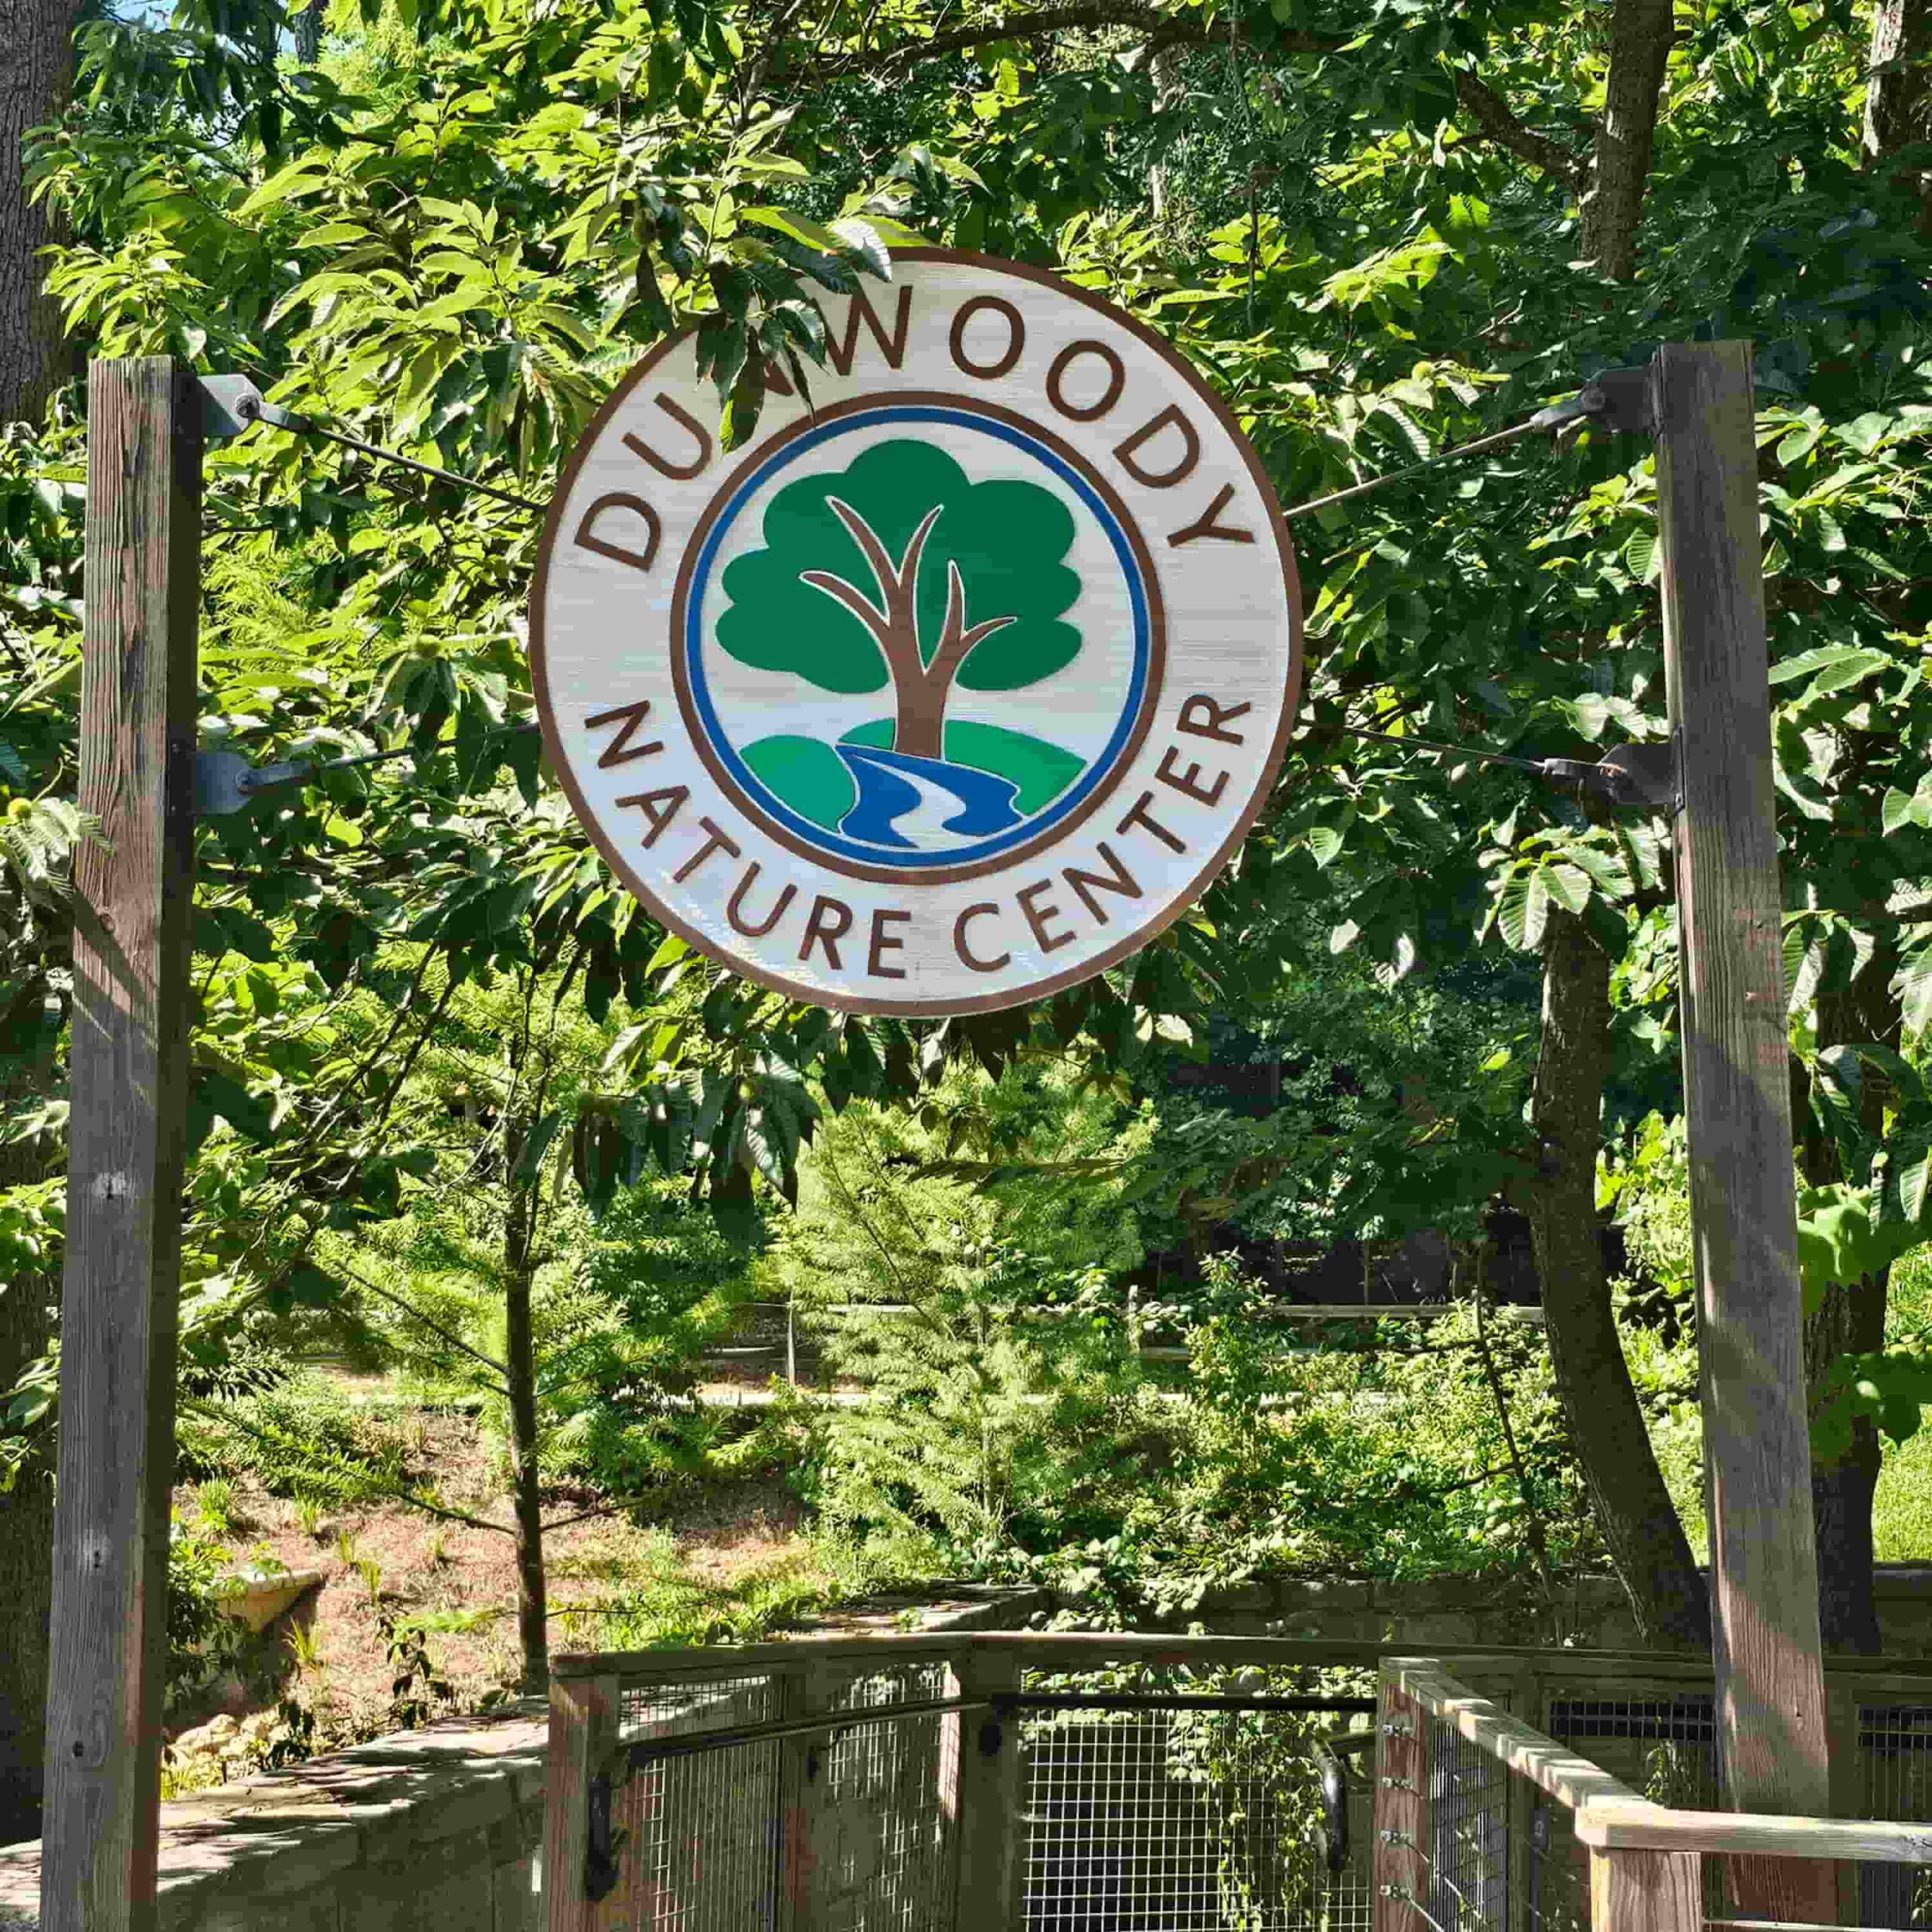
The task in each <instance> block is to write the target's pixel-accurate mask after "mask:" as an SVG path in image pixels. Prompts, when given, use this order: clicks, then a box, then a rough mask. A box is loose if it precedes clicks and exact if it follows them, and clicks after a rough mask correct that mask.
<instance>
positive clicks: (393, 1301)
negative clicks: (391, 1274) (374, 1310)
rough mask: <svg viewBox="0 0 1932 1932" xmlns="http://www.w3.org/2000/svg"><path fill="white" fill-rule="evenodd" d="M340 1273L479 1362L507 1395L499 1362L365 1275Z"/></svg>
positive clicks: (505, 1371)
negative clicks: (473, 1347) (378, 1285)
mask: <svg viewBox="0 0 1932 1932" xmlns="http://www.w3.org/2000/svg"><path fill="white" fill-rule="evenodd" d="M342 1272H343V1273H344V1274H345V1275H347V1276H348V1277H349V1279H350V1280H351V1281H353V1282H354V1283H355V1285H356V1286H357V1287H359V1288H361V1289H362V1290H363V1291H365V1293H367V1294H372V1295H380V1297H382V1298H383V1300H384V1301H386V1302H387V1303H389V1305H390V1306H392V1308H399V1309H401V1311H402V1312H403V1313H404V1314H405V1315H408V1317H409V1318H410V1320H411V1321H415V1322H419V1323H420V1324H421V1325H422V1326H423V1327H425V1328H426V1329H428V1330H429V1332H430V1334H432V1335H435V1336H439V1337H441V1339H442V1340H444V1341H445V1342H447V1343H448V1344H449V1345H450V1346H451V1348H453V1349H461V1350H462V1352H463V1353H464V1354H465V1355H468V1356H469V1358H470V1359H471V1360H472V1361H480V1362H481V1364H483V1366H484V1367H485V1368H487V1369H488V1370H489V1371H491V1377H492V1379H493V1380H494V1382H495V1383H496V1386H497V1387H498V1388H499V1389H502V1390H503V1392H504V1394H506V1395H508V1394H509V1386H508V1384H507V1383H506V1382H505V1380H504V1377H506V1376H507V1375H508V1374H509V1370H508V1369H506V1367H504V1366H503V1364H502V1363H501V1362H500V1361H493V1360H492V1359H491V1358H490V1357H489V1356H488V1355H485V1354H484V1353H483V1352H481V1350H480V1349H472V1347H471V1346H469V1343H467V1342H466V1341H465V1340H463V1337H461V1336H460V1335H456V1334H451V1331H449V1330H448V1329H447V1328H445V1327H444V1326H443V1325H442V1324H441V1322H440V1321H432V1320H431V1319H430V1318H429V1316H428V1315H425V1314H424V1313H423V1311H422V1310H421V1309H420V1308H417V1307H415V1306H413V1305H412V1304H411V1303H408V1302H407V1301H405V1300H404V1299H403V1298H402V1297H401V1295H397V1294H390V1292H389V1290H388V1289H387V1288H384V1287H377V1284H375V1283H374V1281H371V1280H369V1279H368V1277H367V1276H366V1275H358V1273H357V1272H355V1269H353V1268H350V1267H348V1266H343V1270H342Z"/></svg>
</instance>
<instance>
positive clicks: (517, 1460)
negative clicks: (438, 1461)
mask: <svg viewBox="0 0 1932 1932" xmlns="http://www.w3.org/2000/svg"><path fill="white" fill-rule="evenodd" d="M528 1130H529V1123H528V1122H527V1121H522V1120H512V1121H509V1123H508V1124H507V1125H506V1130H505V1134H504V1141H503V1170H504V1175H503V1185H504V1186H505V1188H506V1190H507V1192H508V1198H507V1204H506V1214H505V1220H504V1229H503V1327H504V1337H503V1339H504V1352H503V1359H504V1365H505V1367H507V1368H508V1369H509V1375H508V1377H507V1378H506V1380H507V1381H508V1383H509V1404H510V1468H511V1472H512V1481H513V1482H514V1484H515V1500H516V1623H517V1634H518V1637H519V1638H521V1641H522V1644H523V1687H524V1688H525V1690H528V1691H538V1690H546V1689H547V1688H548V1687H549V1681H550V1649H549V1632H548V1625H549V1601H548V1592H547V1589H546V1585H545V1583H544V1578H543V1497H542V1493H541V1491H540V1485H539V1480H538V1471H537V1348H536V1341H535V1337H534V1333H533V1331H532V1329H531V1318H530V1287H531V1277H532V1276H533V1275H534V1274H535V1272H536V1269H535V1267H534V1265H533V1263H532V1260H531V1246H532V1239H533V1235H534V1228H533V1226H532V1217H531V1197H532V1195H533V1194H534V1189H533V1188H532V1186H531V1184H530V1183H528V1182H527V1181H523V1180H518V1178H517V1176H516V1170H517V1168H518V1164H520V1163H521V1161H522V1158H523V1150H524V1147H525V1143H526V1142H527V1140H528Z"/></svg>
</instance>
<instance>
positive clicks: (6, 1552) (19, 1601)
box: [0, 1173, 55, 1844]
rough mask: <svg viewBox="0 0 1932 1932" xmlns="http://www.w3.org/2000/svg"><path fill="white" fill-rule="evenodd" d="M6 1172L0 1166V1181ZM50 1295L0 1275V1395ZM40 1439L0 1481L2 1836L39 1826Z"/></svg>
mask: <svg viewBox="0 0 1932 1932" xmlns="http://www.w3.org/2000/svg"><path fill="white" fill-rule="evenodd" d="M10 1178H11V1177H8V1176H7V1175H5V1174H4V1173H0V1185H4V1184H5V1182H6V1181H7V1180H8V1179H10ZM54 1299H55V1289H54V1284H53V1283H52V1282H51V1281H49V1280H48V1278H47V1277H46V1276H45V1275H39V1274H33V1275H21V1276H17V1277H16V1278H14V1280H12V1281H8V1282H6V1283H5V1284H0V1401H4V1400H5V1396H6V1393H7V1391H8V1389H11V1388H12V1387H13V1386H14V1383H16V1382H17V1380H19V1379H20V1373H21V1371H23V1369H25V1368H26V1366H27V1365H28V1364H29V1363H30V1362H32V1361H35V1360H37V1359H38V1358H39V1357H40V1356H41V1355H44V1354H45V1352H46V1350H47V1346H48V1342H49V1341H50V1340H51V1338H52V1335H53V1322H52V1320H51V1314H52V1310H53V1307H54ZM45 1447H46V1445H45V1444H43V1445H42V1453H41V1454H37V1455H35V1456H34V1457H32V1458H31V1459H30V1460H29V1462H28V1463H27V1465H26V1467H25V1468H24V1469H22V1470H21V1471H20V1474H19V1476H18V1477H17V1479H16V1480H15V1481H14V1485H13V1487H11V1489H8V1490H6V1491H0V1844H8V1843H11V1841H13V1840H14V1839H16V1838H38V1836H39V1835H40V1793H41V1775H42V1758H43V1756H44V1755H45V1732H46V1722H47V1645H48V1612H49V1607H50V1605H51V1602H52V1599H53V1591H54V1465H53V1459H52V1457H51V1455H50V1454H46V1453H45Z"/></svg>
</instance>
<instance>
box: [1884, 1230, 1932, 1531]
mask: <svg viewBox="0 0 1932 1932" xmlns="http://www.w3.org/2000/svg"><path fill="white" fill-rule="evenodd" d="M1886 1328H1887V1333H1888V1334H1889V1337H1890V1339H1891V1340H1893V1341H1894V1342H1897V1341H1902V1340H1904V1339H1905V1338H1906V1337H1908V1336H1912V1335H1916V1334H1920V1333H1922V1332H1923V1331H1924V1330H1926V1329H1927V1328H1932V1247H1921V1248H1920V1249H1919V1250H1918V1251H1917V1252H1916V1253H1915V1254H1909V1255H1907V1256H1906V1258H1905V1259H1904V1260H1903V1261H1901V1262H1900V1263H1899V1264H1898V1266H1897V1267H1896V1268H1894V1269H1893V1270H1892V1289H1891V1295H1890V1306H1889V1311H1888V1313H1887V1321H1886ZM1872 1540H1873V1542H1874V1543H1875V1546H1876V1549H1877V1553H1878V1561H1880V1562H1881V1563H1932V1432H1927V1431H1925V1430H1924V1429H1921V1431H1920V1432H1919V1433H1918V1435H1915V1436H1913V1437H1912V1439H1911V1440H1910V1441H1908V1442H1903V1443H1897V1442H1894V1441H1890V1439H1889V1438H1887V1439H1886V1440H1885V1462H1884V1469H1883V1471H1882V1472H1881V1475H1879V1478H1878V1494H1877V1495H1876V1496H1875V1497H1874V1498H1873V1499H1872Z"/></svg>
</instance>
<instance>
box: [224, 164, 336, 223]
mask: <svg viewBox="0 0 1932 1932" xmlns="http://www.w3.org/2000/svg"><path fill="white" fill-rule="evenodd" d="M328 183H329V176H328V168H327V166H326V165H325V164H324V163H321V162H317V161H315V160H313V159H312V158H309V157H308V156H306V155H305V156H304V157H303V158H302V159H301V160H300V161H292V162H290V163H289V164H288V166H287V167H286V168H282V169H281V170H280V171H278V173H276V174H271V175H270V176H269V178H268V179H267V180H266V181H264V182H263V183H262V185H261V186H260V187H259V188H257V189H256V190H255V192H254V193H253V194H252V195H250V196H249V197H248V199H247V200H246V201H245V202H243V203H242V205H241V206H240V207H239V208H237V209H236V210H235V218H236V219H237V220H245V218H246V217H248V216H250V215H251V214H260V212H261V211H262V210H263V208H273V207H274V206H275V204H276V203H277V202H287V201H293V200H294V199H296V198H297V197H299V196H300V195H312V194H314V193H315V192H316V190H317V189H320V188H325V187H327V186H328Z"/></svg>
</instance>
